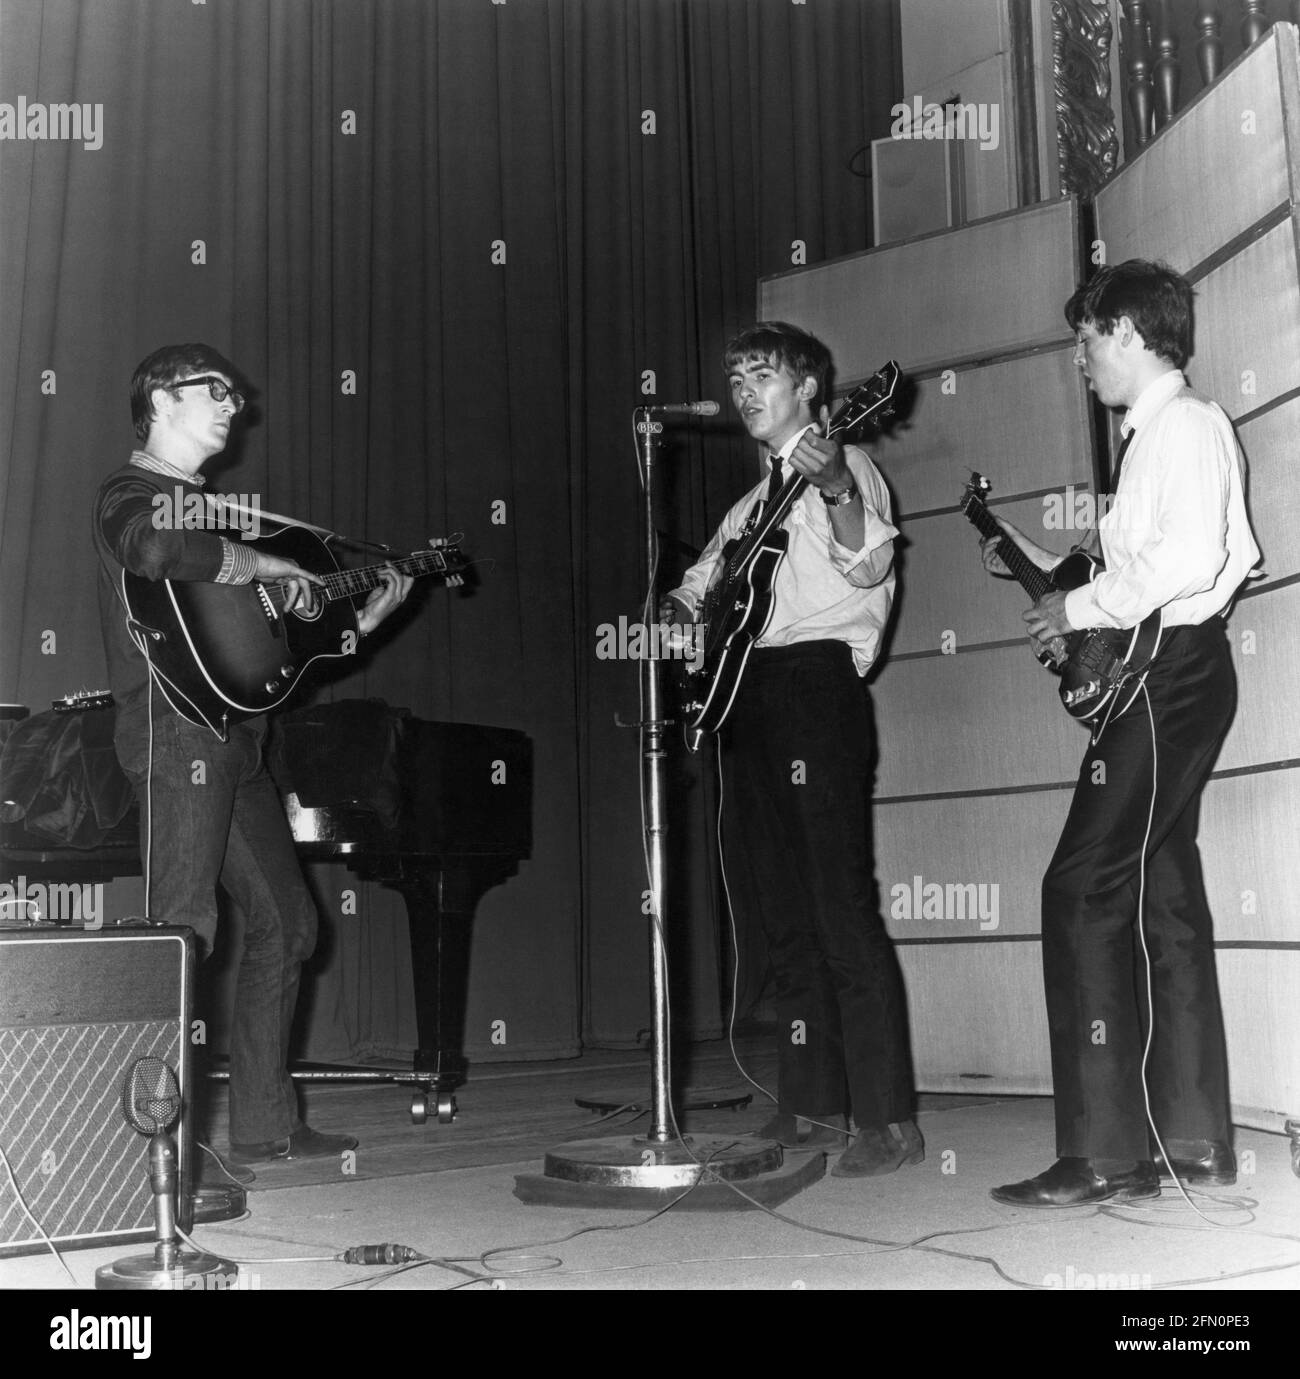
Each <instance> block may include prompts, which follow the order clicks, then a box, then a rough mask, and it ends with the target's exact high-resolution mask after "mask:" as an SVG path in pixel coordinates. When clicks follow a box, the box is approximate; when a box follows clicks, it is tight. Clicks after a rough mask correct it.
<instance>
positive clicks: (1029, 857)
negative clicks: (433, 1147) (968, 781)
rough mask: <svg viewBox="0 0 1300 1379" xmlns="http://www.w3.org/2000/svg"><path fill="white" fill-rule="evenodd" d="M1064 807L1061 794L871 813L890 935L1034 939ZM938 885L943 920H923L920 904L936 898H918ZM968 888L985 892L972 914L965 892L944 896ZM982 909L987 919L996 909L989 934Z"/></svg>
mask: <svg viewBox="0 0 1300 1379" xmlns="http://www.w3.org/2000/svg"><path fill="white" fill-rule="evenodd" d="M1069 807H1070V792H1069V791H1068V790H1035V791H1030V792H1025V793H1018V794H1013V795H984V796H980V797H976V798H970V797H966V796H959V797H958V798H956V799H938V800H915V801H911V802H905V801H899V802H896V803H893V804H889V805H886V806H884V807H881V808H878V809H877V810H876V876H877V878H878V879H879V882H880V904H881V913H882V914H883V915H884V917H885V923H886V925H887V926H888V929H889V932H890V934H891V935H893V937H894V938H895V939H897V940H900V941H903V942H906V941H908V940H926V941H933V940H935V939H944V938H960V939H972V938H981V937H982V938H993V939H997V938H1001V937H1004V936H1006V935H1007V934H1036V933H1038V931H1039V923H1040V919H1041V915H1040V909H1041V901H1040V891H1041V881H1042V874H1043V872H1044V871H1045V870H1046V867H1047V862H1048V859H1049V858H1050V857H1051V855H1052V852H1053V850H1054V849H1055V847H1056V840H1057V838H1059V837H1060V833H1061V827H1062V825H1063V824H1064V823H1065V814H1066V811H1067V810H1068V809H1069ZM918 877H919V878H920V880H919V882H918V880H917V878H918ZM936 884H937V885H940V886H943V887H944V888H945V889H944V897H943V898H944V909H945V911H946V913H944V914H943V915H942V916H940V917H934V918H927V917H926V908H925V904H926V901H927V899H928V898H929V899H935V900H937V898H938V893H937V892H934V891H932V892H930V893H929V897H927V895H926V892H925V890H924V888H925V887H926V886H927V885H930V886H932V885H936ZM972 884H974V885H978V886H982V887H984V890H983V891H982V892H977V893H976V894H975V896H974V897H973V899H974V900H975V902H976V904H975V905H972V904H971V900H972V897H971V895H970V893H969V892H964V893H958V892H956V891H954V892H952V893H951V894H950V893H949V892H948V890H947V887H948V886H950V885H952V886H958V885H967V886H968V885H972ZM993 886H996V887H997V888H998V889H997V891H996V893H994V892H993V891H992V890H991V889H990V888H991V887H993ZM918 890H919V891H920V898H921V904H920V905H918V903H917V894H918ZM981 900H985V901H986V902H988V903H985V905H984V910H985V912H986V913H987V912H988V911H990V910H993V909H996V912H997V927H996V928H993V927H992V926H991V925H990V924H989V920H988V919H987V918H986V919H984V920H981V919H980V917H979V913H978V904H979V902H980V901H981ZM931 913H933V912H931ZM986 926H987V927H986Z"/></svg>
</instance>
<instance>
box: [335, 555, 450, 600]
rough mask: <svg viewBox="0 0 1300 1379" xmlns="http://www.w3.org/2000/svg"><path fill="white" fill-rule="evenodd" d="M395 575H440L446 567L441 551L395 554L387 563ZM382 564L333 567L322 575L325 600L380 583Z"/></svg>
mask: <svg viewBox="0 0 1300 1379" xmlns="http://www.w3.org/2000/svg"><path fill="white" fill-rule="evenodd" d="M388 564H390V565H391V566H392V567H393V569H395V570H396V571H397V572H398V574H402V575H414V576H416V577H417V578H418V577H419V576H420V575H434V574H441V573H442V572H444V571H445V570H447V569H448V561H447V553H446V552H445V551H416V552H415V553H414V554H412V555H404V556H399V557H398V558H397V559H396V560H390V561H389V562H388ZM383 571H384V566H383V565H363V566H362V567H361V568H360V569H359V570H337V571H335V572H334V573H333V574H328V575H322V576H321V578H322V579H323V580H324V581H325V588H324V589H323V591H322V592H323V593H324V595H325V597H326V598H328V599H346V598H352V597H353V596H354V595H356V594H365V593H368V592H369V591H370V590H371V589H373V588H375V587H376V586H377V585H378V584H379V582H380V576H381V575H382V574H383Z"/></svg>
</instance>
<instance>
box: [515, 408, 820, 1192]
mask: <svg viewBox="0 0 1300 1379" xmlns="http://www.w3.org/2000/svg"><path fill="white" fill-rule="evenodd" d="M656 410H661V411H667V410H677V409H655V408H649V407H639V408H637V420H636V433H637V448H638V452H639V456H640V462H641V474H642V479H643V484H642V495H641V496H642V530H643V536H644V541H645V568H646V602H645V607H646V609H647V610H648V613H649V616H651V617H653V618H656V619H657V617H658V608H657V605H656V603H655V586H656V583H657V574H658V549H659V541H658V533H657V529H656V527H655V517H654V512H655V485H654V478H655V452H656V450H657V449H658V447H659V441H658V437H659V436H660V435H661V434H662V432H663V422H662V421H660V420H659V419H658V418H657V417H656V416H655V415H654V413H655V411H656ZM652 649H653V648H652ZM640 673H641V682H640V683H641V720H640V722H639V723H638V724H637V726H638V727H639V729H640V732H641V801H642V810H643V813H644V818H645V855H646V865H647V869H648V880H649V885H650V902H651V909H650V1001H651V1007H652V1009H651V1049H650V1058H651V1067H650V1079H651V1089H650V1090H651V1110H650V1128H649V1131H648V1133H646V1134H645V1135H641V1136H630V1135H629V1136H620V1137H612V1138H608V1139H589V1140H574V1141H572V1142H570V1143H569V1144H565V1145H561V1146H559V1147H558V1148H557V1149H553V1150H551V1151H550V1152H549V1153H548V1154H547V1155H546V1159H545V1165H544V1169H543V1172H542V1174H541V1175H533V1174H521V1175H519V1176H517V1177H516V1179H515V1196H516V1197H518V1198H520V1199H521V1200H523V1201H525V1202H534V1203H541V1204H546V1205H553V1206H574V1205H592V1206H609V1207H636V1208H642V1207H645V1206H653V1205H661V1204H666V1203H667V1202H669V1201H670V1200H671V1197H672V1196H675V1197H676V1200H677V1202H680V1204H681V1205H682V1206H683V1207H687V1208H700V1209H704V1210H711V1209H717V1208H732V1207H736V1206H738V1205H742V1201H743V1202H748V1203H750V1204H760V1203H761V1204H763V1205H767V1204H771V1203H775V1202H780V1201H785V1200H786V1199H787V1198H789V1197H791V1196H793V1195H794V1194H795V1193H796V1192H800V1191H802V1190H803V1188H804V1187H806V1186H807V1185H808V1184H809V1183H810V1182H812V1181H815V1180H816V1179H817V1178H819V1177H821V1175H822V1173H823V1172H824V1171H825V1163H826V1161H825V1156H824V1155H820V1154H818V1155H808V1156H802V1157H800V1158H799V1159H798V1160H797V1161H795V1162H793V1163H791V1164H789V1165H786V1164H785V1163H784V1159H783V1155H782V1150H781V1146H780V1145H779V1144H777V1143H776V1141H774V1140H761V1139H757V1138H755V1137H748V1138H740V1137H737V1136H734V1135H733V1136H717V1135H714V1136H708V1137H706V1136H691V1135H686V1136H683V1135H681V1134H680V1133H679V1132H678V1130H677V1126H676V1121H675V1119H674V1117H673V1107H672V1075H671V1069H670V1067H669V1061H670V1058H669V1055H670V1048H671V1043H670V1031H669V1018H668V935H667V928H666V919H665V908H666V906H665V900H666V896H667V891H668V886H667V882H668V860H667V847H666V844H667V838H668V811H667V799H668V749H667V734H666V729H667V728H668V727H670V726H671V720H670V719H668V718H666V717H665V716H664V714H665V695H664V683H663V667H662V665H661V664H660V659H659V657H657V656H653V655H646V656H644V657H643V658H642V664H641V672H640ZM617 721H619V722H620V723H621V720H617ZM622 726H631V725H630V724H628V725H622ZM729 1183H735V1184H737V1186H738V1187H741V1188H742V1191H741V1193H740V1194H739V1196H738V1195H737V1193H736V1192H734V1191H733V1190H732V1189H731V1187H730V1186H728V1184H729Z"/></svg>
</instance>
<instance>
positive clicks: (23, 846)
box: [0, 700, 532, 1124]
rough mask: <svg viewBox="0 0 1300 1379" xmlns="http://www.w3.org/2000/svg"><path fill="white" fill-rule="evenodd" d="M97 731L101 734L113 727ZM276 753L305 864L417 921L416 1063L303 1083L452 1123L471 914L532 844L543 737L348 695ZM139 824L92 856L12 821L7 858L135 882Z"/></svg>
mask: <svg viewBox="0 0 1300 1379" xmlns="http://www.w3.org/2000/svg"><path fill="white" fill-rule="evenodd" d="M98 711H99V710H97V709H86V710H81V712H85V713H95V712H98ZM96 728H97V729H99V730H100V733H101V735H102V721H101V723H97V724H96ZM110 737H111V733H110ZM267 759H268V763H269V765H270V767H271V770H272V773H273V774H274V775H275V777H276V779H277V783H278V784H279V785H280V788H281V792H282V794H283V795H284V799H285V808H286V812H287V814H288V818H289V823H290V827H291V829H292V831H293V836H294V840H295V842H296V844H297V850H298V854H299V856H300V857H301V858H302V859H303V860H304V861H326V862H342V863H344V864H345V865H346V866H347V867H348V869H349V870H350V871H352V872H353V873H355V874H356V875H357V876H359V877H360V878H362V879H364V880H370V881H377V882H379V883H380V884H381V885H384V886H388V887H391V888H392V889H394V890H396V891H398V892H399V893H400V894H401V896H402V897H403V899H404V900H405V902H406V910H407V916H408V919H409V922H410V943H411V967H412V971H413V975H414V987H415V1010H416V1038H417V1044H418V1046H417V1048H416V1049H415V1050H414V1052H413V1054H412V1057H411V1062H410V1065H409V1066H403V1067H397V1068H369V1067H365V1068H351V1067H348V1068H343V1067H327V1068H316V1067H305V1066H301V1065H298V1066H295V1067H294V1068H293V1069H292V1072H293V1075H294V1077H295V1078H296V1079H298V1080H306V1081H335V1080H348V1081H352V1080H356V1081H376V1080H386V1081H394V1082H399V1083H403V1084H409V1085H411V1086H412V1087H413V1088H414V1093H413V1096H412V1101H411V1118H412V1120H413V1121H415V1123H416V1124H423V1123H424V1122H425V1121H426V1120H427V1119H428V1117H429V1115H430V1113H431V1112H434V1113H436V1115H437V1118H438V1120H439V1121H440V1122H442V1123H446V1122H448V1121H450V1120H451V1119H452V1118H453V1116H454V1115H455V1113H456V1100H455V1092H456V1089H457V1088H458V1087H459V1086H461V1084H462V1083H463V1082H464V1081H465V1077H466V1073H467V1068H468V1065H467V1062H466V1059H465V1055H464V1029H465V1004H466V997H467V994H468V981H469V956H470V937H471V925H472V922H473V918H474V912H475V909H476V908H477V906H478V903H479V901H480V899H481V898H482V896H483V895H484V894H485V893H486V892H487V891H488V890H490V889H491V888H492V887H493V886H497V885H500V884H501V883H502V882H503V881H505V880H507V879H508V878H509V877H511V876H513V875H514V874H515V872H516V871H517V870H518V866H519V863H520V861H521V860H522V859H524V858H527V857H528V856H529V855H530V854H531V850H532V742H531V740H530V739H529V737H528V736H527V734H525V733H523V732H520V731H518V730H516V729H511V728H498V727H487V726H481V725H476V724H467V723H438V722H432V721H429V720H425V719H420V718H415V717H412V716H410V715H408V714H406V713H405V712H404V711H402V710H392V709H389V708H388V706H387V705H384V704H382V703H381V702H380V701H375V700H345V701H342V702H340V703H336V704H325V705H321V706H318V707H315V708H307V709H299V710H295V711H293V712H290V713H285V714H281V715H278V716H277V717H276V718H275V719H273V720H272V733H271V737H270V740H269V742H268V751H267ZM133 819H134V811H133V812H132V818H131V819H128V820H123V821H122V824H120V825H119V826H118V827H117V828H115V829H114V830H113V833H112V835H111V837H110V838H109V839H108V840H107V841H106V842H105V845H104V846H102V847H99V848H89V849H85V848H75V849H74V848H64V847H59V846H57V845H53V844H51V843H50V842H49V841H48V840H47V839H43V838H41V837H39V836H35V835H33V834H31V833H29V832H27V831H26V830H25V829H24V828H23V827H22V825H20V824H16V823H12V822H10V823H5V824H3V825H0V860H3V862H4V863H5V864H6V866H5V870H6V871H9V872H14V873H21V874H23V875H24V876H26V877H27V878H28V879H29V880H30V881H33V882H34V881H40V880H46V881H64V882H71V881H77V882H94V881H107V880H111V879H112V878H113V877H115V876H126V875H138V874H139V872H140V857H139V850H138V847H137V846H136V844H135V842H134V837H135V834H134V824H133Z"/></svg>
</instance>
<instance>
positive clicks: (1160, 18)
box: [1155, 0, 1182, 129]
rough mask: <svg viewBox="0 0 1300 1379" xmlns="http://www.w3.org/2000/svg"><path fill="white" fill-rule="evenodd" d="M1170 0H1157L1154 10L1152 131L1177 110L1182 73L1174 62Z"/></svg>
mask: <svg viewBox="0 0 1300 1379" xmlns="http://www.w3.org/2000/svg"><path fill="white" fill-rule="evenodd" d="M1171 11H1172V3H1171V0H1158V4H1157V8H1156V24H1157V27H1156V50H1157V52H1158V53H1159V54H1160V56H1159V57H1158V58H1156V62H1155V95H1156V128H1157V129H1163V128H1164V127H1165V125H1167V124H1168V123H1169V121H1170V120H1172V119H1173V118H1174V115H1175V114H1176V113H1177V110H1178V84H1179V78H1180V77H1181V76H1182V69H1181V67H1180V66H1179V62H1178V37H1177V35H1176V34H1175V33H1174V16H1173V14H1172V12H1171Z"/></svg>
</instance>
